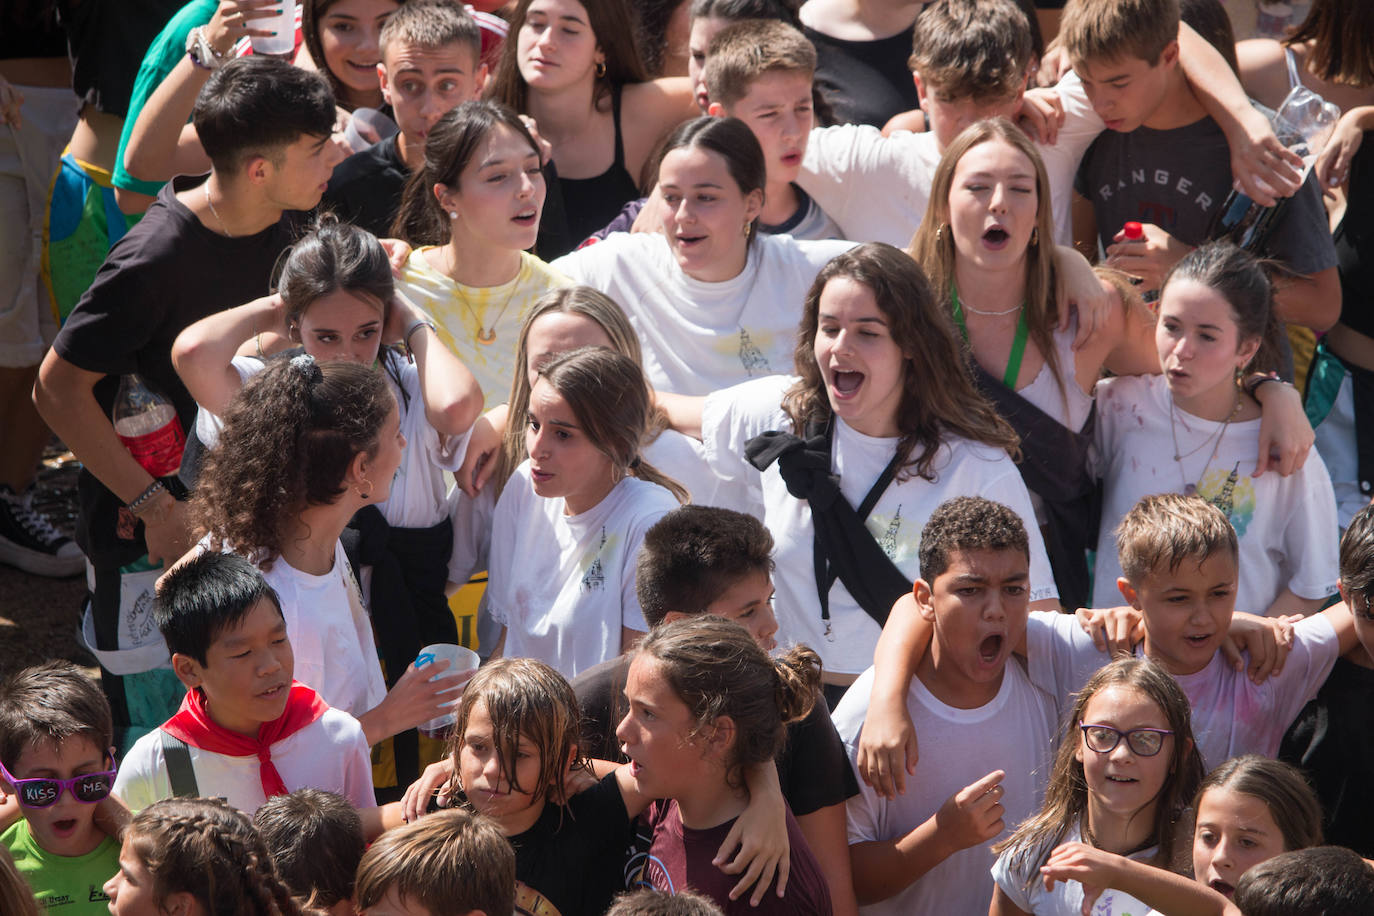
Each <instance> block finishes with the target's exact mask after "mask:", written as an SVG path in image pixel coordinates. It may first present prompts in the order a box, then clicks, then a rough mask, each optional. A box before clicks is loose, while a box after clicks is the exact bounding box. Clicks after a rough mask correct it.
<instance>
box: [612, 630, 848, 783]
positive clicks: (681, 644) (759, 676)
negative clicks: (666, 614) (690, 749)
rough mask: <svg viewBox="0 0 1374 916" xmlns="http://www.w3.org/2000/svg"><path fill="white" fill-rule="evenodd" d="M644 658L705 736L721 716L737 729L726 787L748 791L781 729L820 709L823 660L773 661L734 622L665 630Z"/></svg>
mask: <svg viewBox="0 0 1374 916" xmlns="http://www.w3.org/2000/svg"><path fill="white" fill-rule="evenodd" d="M638 651H639V653H641V654H643V655H648V656H650V657H652V658H653V659H654V660H655V661H657V662H658V666H659V670H660V671H661V672H662V674H663V676H664V678H665V679H666V680H667V681H668V684H669V686H671V687H672V688H673V691H674V693H676V694H677V695H678V697H679V698H680V699H681V700H682V701H683V703H685V704H686V705H687V708H688V709H689V710H690V711H691V714H692V719H693V721H694V722H695V723H696V729H695V730H696V732H698V733H699V732H701V731H704V730H706V729H708V728H710V727H711V725H712V724H713V723H714V722H715V721H716V720H717V719H719V718H721V717H722V716H729V717H730V719H731V720H732V721H733V722H734V724H735V740H734V744H733V746H732V748H731V751H730V754H729V757H728V759H727V760H726V779H727V780H728V781H729V782H730V784H731V785H742V784H743V773H744V769H745V768H746V767H750V766H753V765H754V764H757V763H764V762H766V761H769V760H772V759H774V758H775V757H776V756H777V754H778V751H779V750H780V749H781V748H782V744H783V741H784V740H785V735H786V733H785V731H784V729H783V725H784V724H785V723H787V722H793V721H796V720H797V719H800V718H803V717H804V716H806V715H807V714H808V713H810V712H811V709H812V707H813V706H814V705H815V702H816V696H817V691H818V690H819V688H820V683H821V659H820V656H819V655H817V654H816V653H815V652H814V651H812V650H811V649H809V648H807V647H806V646H794V647H793V648H792V649H790V650H789V651H788V652H787V654H786V655H784V656H782V657H781V658H779V659H772V658H769V656H768V654H767V653H766V652H764V651H763V650H762V649H760V648H759V646H758V643H756V642H754V638H753V637H752V636H750V635H749V631H748V630H746V629H744V627H742V626H740V625H739V624H738V623H735V622H734V621H733V620H726V619H725V618H723V617H715V616H712V615H709V614H707V615H702V616H697V617H688V618H685V619H682V620H675V621H673V622H672V623H664V624H660V625H659V626H657V627H654V629H653V630H651V631H650V632H649V635H648V636H646V637H644V640H643V641H642V642H641V643H640V645H639V649H638Z"/></svg>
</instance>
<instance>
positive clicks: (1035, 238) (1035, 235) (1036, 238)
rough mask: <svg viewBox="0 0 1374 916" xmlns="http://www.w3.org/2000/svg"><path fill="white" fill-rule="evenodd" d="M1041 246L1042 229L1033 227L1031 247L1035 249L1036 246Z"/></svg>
mask: <svg viewBox="0 0 1374 916" xmlns="http://www.w3.org/2000/svg"><path fill="white" fill-rule="evenodd" d="M1039 244H1040V227H1039V226H1031V237H1030V245H1031V247H1032V248H1034V247H1035V246H1036V245H1039Z"/></svg>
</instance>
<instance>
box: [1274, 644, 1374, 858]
mask: <svg viewBox="0 0 1374 916" xmlns="http://www.w3.org/2000/svg"><path fill="white" fill-rule="evenodd" d="M1372 703H1374V670H1370V669H1369V668H1364V667H1361V666H1360V665H1356V664H1355V663H1353V662H1348V661H1346V660H1345V659H1343V658H1338V659H1336V665H1335V667H1333V668H1332V669H1331V674H1330V676H1328V677H1327V679H1326V683H1325V684H1323V685H1322V688H1321V690H1319V691H1318V692H1317V697H1316V699H1314V700H1313V701H1312V702H1310V703H1308V704H1307V705H1306V706H1305V707H1304V708H1303V711H1302V712H1301V713H1299V714H1298V718H1297V719H1296V720H1294V722H1293V725H1292V726H1291V727H1290V728H1289V729H1288V734H1286V735H1284V736H1283V743H1282V744H1281V745H1280V746H1279V759H1280V760H1286V761H1288V762H1289V763H1291V764H1293V765H1294V766H1297V767H1301V768H1302V769H1303V770H1304V771H1305V772H1306V773H1307V777H1308V779H1309V780H1311V782H1312V788H1314V789H1316V790H1317V798H1319V799H1320V800H1321V803H1322V811H1323V812H1324V819H1325V822H1324V824H1323V828H1322V829H1323V832H1324V833H1325V834H1326V842H1328V843H1332V844H1335V845H1337V846H1347V847H1349V848H1350V849H1353V850H1355V851H1356V852H1357V853H1359V854H1360V855H1361V856H1363V857H1365V858H1369V857H1370V856H1374V820H1371V819H1370V813H1371V812H1374V783H1372V782H1370V779H1369V773H1370V769H1371V768H1372V767H1374V729H1371V728H1370V727H1369V726H1370V720H1369V708H1370V705H1371V704H1372Z"/></svg>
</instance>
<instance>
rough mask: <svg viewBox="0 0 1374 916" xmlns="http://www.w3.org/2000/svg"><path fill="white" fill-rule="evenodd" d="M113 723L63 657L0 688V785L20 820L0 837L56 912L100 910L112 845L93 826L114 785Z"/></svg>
mask: <svg viewBox="0 0 1374 916" xmlns="http://www.w3.org/2000/svg"><path fill="white" fill-rule="evenodd" d="M113 740H114V725H113V723H112V721H111V718H110V705H109V703H108V702H107V701H106V700H105V695H104V694H103V693H101V692H100V687H99V686H98V685H96V683H95V682H94V681H92V680H91V679H90V678H88V677H86V676H85V675H84V674H82V673H81V672H80V670H78V669H77V668H76V667H75V666H73V665H71V664H70V663H67V662H49V663H47V664H44V665H39V666H37V667H33V668H26V669H24V670H23V671H20V672H19V673H18V674H15V675H11V676H10V677H8V678H6V679H5V681H4V683H3V684H0V785H3V786H4V788H5V791H6V793H12V794H13V795H15V796H16V797H17V800H18V802H19V813H20V814H21V815H22V817H21V819H20V820H19V821H17V822H15V823H14V824H13V825H12V826H10V828H9V829H7V830H5V831H4V832H3V833H0V845H4V846H5V848H6V849H8V850H9V853H10V855H11V856H12V857H13V859H14V864H15V865H16V866H18V868H19V873H20V874H21V875H23V876H24V879H25V880H26V881H28V883H29V887H30V888H31V889H32V890H33V894H34V897H35V898H36V899H37V901H38V903H39V904H41V905H43V906H44V907H46V908H47V911H48V912H49V913H53V914H58V916H68V914H71V916H79V914H87V913H90V914H103V913H105V912H107V907H106V903H107V902H108V900H109V898H108V897H106V896H105V892H104V890H102V885H104V883H105V882H106V880H108V879H109V877H110V876H111V875H113V874H114V873H115V872H117V871H118V870H119V843H117V842H116V841H115V840H114V839H112V838H111V837H109V836H107V835H105V834H104V833H103V832H102V831H101V830H100V828H99V827H97V826H96V823H95V808H96V803H97V802H99V801H100V800H101V799H103V798H105V797H107V796H108V795H109V794H110V788H111V786H113V785H114V777H115V774H114V769H115V765H114V749H113V747H111V745H112V744H113Z"/></svg>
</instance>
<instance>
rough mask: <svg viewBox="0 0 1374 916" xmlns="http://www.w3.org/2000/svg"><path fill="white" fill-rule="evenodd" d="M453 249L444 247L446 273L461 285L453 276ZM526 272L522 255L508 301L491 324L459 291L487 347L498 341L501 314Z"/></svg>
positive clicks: (482, 341)
mask: <svg viewBox="0 0 1374 916" xmlns="http://www.w3.org/2000/svg"><path fill="white" fill-rule="evenodd" d="M452 251H453V249H452V248H445V249H444V267H445V268H446V269H445V271H444V273H445V274H446V275H447V276H448V278H449V279H450V280H453V283H454V285H461V284H459V283H458V280H457V279H455V278H454V276H453V270H454V267H455V266H456V259H455V258H453V257H452ZM524 273H525V259H524V258H523V257H522V258H521V259H520V267H519V268H518V269H517V270H516V271H515V278H514V279H513V280H511V285H510V292H509V293H507V294H506V301H505V302H503V303H501V309H500V311H498V312H497V313H496V317H495V318H493V319H492V320H491V324H490V325H486V324H484V323H483V322H482V320H481V319H480V318H478V317H477V310H476V309H474V308H473V307H472V303H470V302H468V297H467V296H465V295H463V293H462V292H459V293H458V301H459V302H461V303H462V304H463V308H465V309H467V313H468V314H469V315H471V316H472V323H473V324H475V325H477V342H478V343H480V344H482V345H483V346H485V347H489V346H491V345H492V344H493V343H495V342H496V326H497V325H498V324H500V323H501V316H502V315H504V314H506V309H508V308H510V304H511V302H513V301H514V300H515V293H516V291H517V290H519V289H520V277H521V276H523V275H524Z"/></svg>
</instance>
